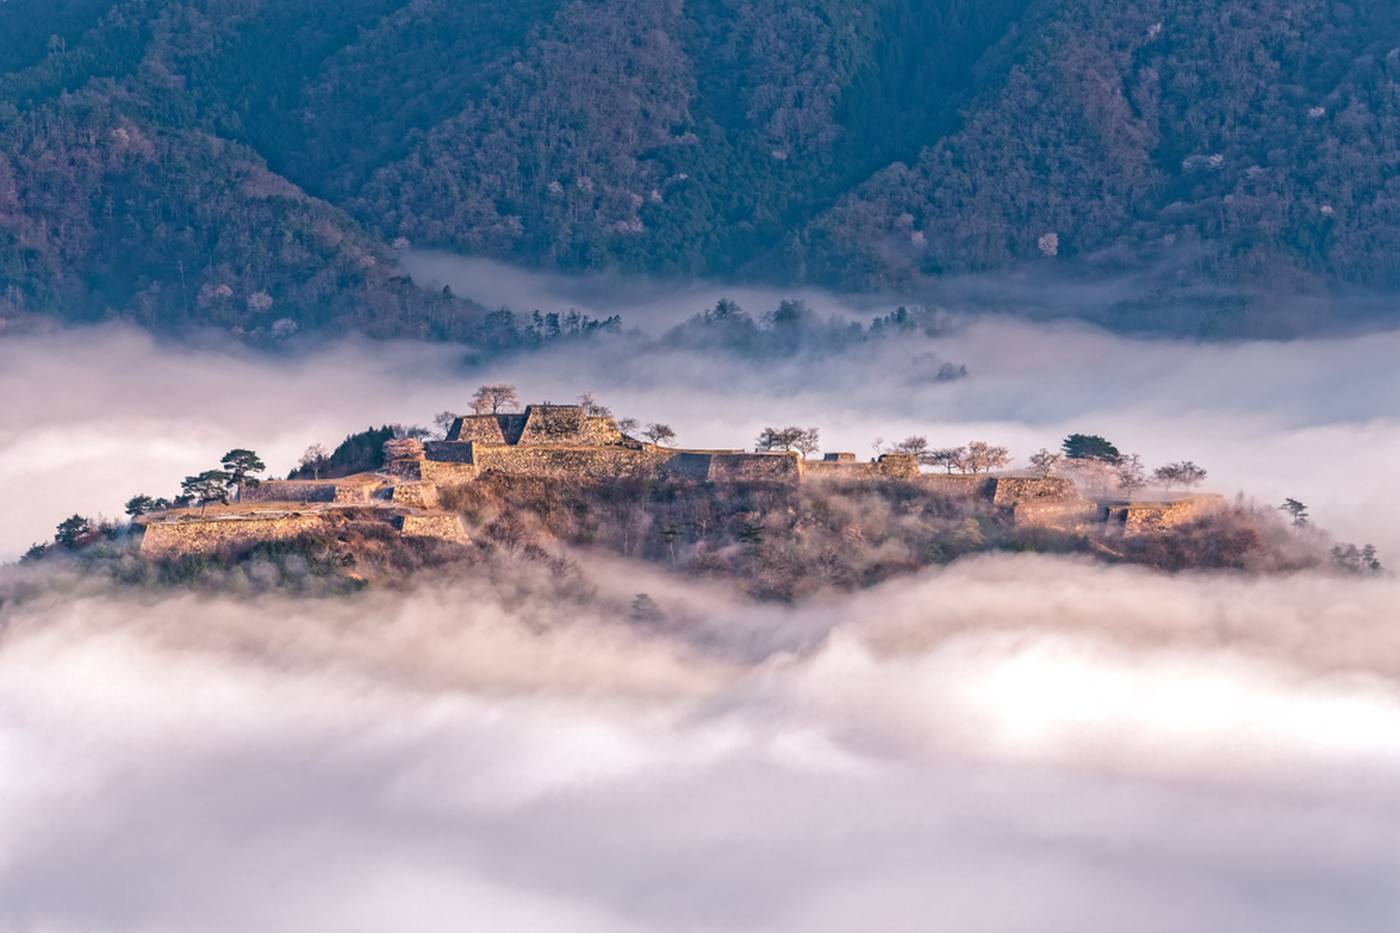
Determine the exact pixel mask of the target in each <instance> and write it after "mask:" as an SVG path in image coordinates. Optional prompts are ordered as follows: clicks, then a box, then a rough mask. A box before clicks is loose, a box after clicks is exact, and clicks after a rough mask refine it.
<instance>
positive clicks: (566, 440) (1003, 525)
mask: <svg viewBox="0 0 1400 933" xmlns="http://www.w3.org/2000/svg"><path fill="white" fill-rule="evenodd" d="M479 398H480V399H481V400H482V402H483V404H481V405H479V406H477V412H476V413H475V414H470V415H460V416H455V417H452V418H450V419H444V422H445V423H446V422H450V426H449V427H448V428H447V429H446V431H445V432H444V435H442V436H440V437H439V438H437V439H426V440H422V439H419V438H420V436H423V435H425V434H426V432H420V431H412V432H406V431H405V429H393V428H387V427H386V428H381V429H378V430H376V429H370V430H368V431H366V432H364V433H362V434H359V435H353V436H351V437H349V438H347V439H346V441H345V443H344V444H342V445H341V447H340V448H338V449H337V451H336V452H335V453H334V454H332V455H329V456H327V454H326V452H325V451H324V449H320V448H313V449H310V450H308V451H307V454H306V456H305V457H304V458H303V468H302V469H300V470H297V471H294V472H293V473H292V475H291V476H289V478H287V479H261V478H259V477H258V476H257V475H256V474H258V473H261V472H262V471H263V470H265V469H266V466H265V464H264V463H263V462H262V461H261V459H259V458H258V456H257V454H256V453H254V452H253V451H250V450H246V449H236V450H233V451H230V452H229V453H228V454H226V455H225V456H224V458H223V459H222V469H219V470H213V471H205V472H202V473H197V474H193V475H191V476H189V477H187V478H186V479H185V480H184V482H183V483H182V484H181V493H180V495H178V496H176V497H174V498H165V497H152V496H149V495H137V496H133V497H132V498H131V499H130V500H129V501H128V502H127V504H126V512H127V514H128V515H129V516H130V517H131V519H132V520H131V522H129V523H116V522H103V521H100V520H99V521H94V520H92V519H89V518H87V517H85V516H82V515H77V514H75V515H72V516H70V517H69V518H67V519H65V520H63V521H62V522H60V523H59V525H58V527H57V531H56V534H55V536H54V540H53V543H51V544H36V545H35V546H34V547H33V548H31V549H30V551H29V552H28V554H27V555H26V557H25V562H26V563H33V562H36V561H39V562H44V565H45V566H54V565H55V564H56V563H57V564H58V565H62V566H71V565H76V566H77V567H78V568H80V569H82V570H84V571H86V572H88V573H90V574H91V575H93V576H95V577H109V578H111V579H114V580H116V581H118V582H121V583H125V584H131V585H141V586H152V585H198V586H205V587H213V588H225V587H231V588H234V589H238V590H244V591H247V590H250V589H264V588H268V587H270V586H277V587H281V586H287V587H290V588H291V589H293V590H295V591H298V592H305V593H319V592H345V591H350V590H354V589H357V588H360V587H363V586H366V585H383V586H396V585H401V584H404V583H405V582H406V581H408V580H409V579H410V578H411V577H413V576H414V575H415V574H417V573H418V572H419V571H426V570H429V569H430V568H444V567H452V566H465V567H473V566H477V567H480V566H491V565H493V563H494V564H497V565H503V564H510V563H518V562H521V561H531V562H538V563H544V564H550V565H553V566H556V567H557V568H559V569H558V575H559V576H560V577H561V579H564V578H567V585H570V586H572V585H575V584H578V585H582V584H583V581H579V580H574V579H573V578H572V572H571V568H572V567H573V566H574V563H575V560H576V559H577V558H582V557H586V556H587V555H590V554H592V555H598V554H606V555H609V556H610V557H614V558H622V559H626V560H636V561H643V562H650V563H654V564H657V565H660V566H663V567H666V568H668V569H669V570H670V571H672V572H674V573H677V574H681V575H687V576H699V577H711V578H716V579H727V580H730V581H733V582H734V583H735V584H737V585H738V586H740V587H742V588H743V589H744V590H746V591H747V592H748V593H749V594H750V595H753V596H756V597H760V598H764V599H779V600H796V599H801V598H805V597H809V596H813V595H816V594H820V593H821V592H823V591H829V590H837V591H839V590H855V589H859V588H863V587H869V586H873V585H876V584H879V583H881V582H883V581H885V580H889V579H893V578H895V577H899V576H905V575H909V574H913V573H917V572H919V571H920V570H922V569H924V568H928V567H931V566H936V565H941V564H947V563H951V562H953V561H956V560H959V559H961V558H963V557H966V556H969V555H974V554H979V553H988V552H1015V553H1050V554H1078V555H1082V556H1083V557H1084V558H1086V559H1093V560H1100V561H1108V562H1115V563H1117V562H1127V563H1136V564H1143V565H1147V566H1152V567H1156V568H1159V569H1162V570H1170V571H1177V570H1205V569H1208V570H1229V571H1237V572H1239V571H1242V572H1249V573H1277V572H1291V571H1296V570H1301V569H1308V568H1323V567H1327V566H1331V567H1332V568H1333V569H1334V570H1339V571H1343V572H1348V573H1362V574H1364V573H1377V572H1379V571H1380V569H1381V568H1380V563H1379V559H1378V558H1377V556H1376V552H1375V549H1374V548H1372V547H1370V546H1366V547H1364V548H1357V547H1355V546H1350V545H1340V544H1334V543H1333V542H1332V541H1331V539H1330V538H1328V536H1326V535H1325V534H1323V533H1321V532H1319V531H1318V530H1317V529H1315V528H1313V527H1312V526H1311V525H1310V524H1309V523H1308V520H1307V514H1306V513H1307V507H1306V506H1305V505H1303V504H1302V503H1301V502H1297V501H1295V500H1289V502H1288V503H1286V504H1285V509H1284V510H1289V507H1290V506H1291V507H1292V509H1291V510H1290V514H1291V516H1292V522H1291V524H1290V523H1287V522H1285V520H1284V519H1283V517H1282V516H1281V514H1280V512H1281V510H1280V509H1278V508H1273V507H1264V506H1259V505H1252V504H1248V503H1246V502H1245V501H1244V500H1243V499H1241V500H1240V501H1237V502H1235V503H1233V504H1231V503H1228V502H1226V500H1225V499H1224V498H1223V497H1222V496H1220V495H1218V494H1212V493H1204V494H1195V493H1191V492H1189V490H1190V488H1191V487H1192V486H1194V485H1196V484H1198V483H1200V482H1201V481H1202V480H1204V479H1205V477H1206V475H1207V474H1206V471H1205V470H1203V469H1201V468H1200V467H1199V466H1197V465H1195V464H1194V463H1190V462H1181V463H1174V464H1168V465H1165V466H1163V467H1161V468H1159V469H1158V470H1156V471H1154V473H1153V474H1152V475H1151V478H1150V479H1149V478H1148V476H1147V474H1146V472H1145V468H1144V467H1143V465H1142V462H1141V458H1140V457H1136V456H1124V455H1121V454H1119V453H1118V451H1117V449H1116V448H1114V447H1113V445H1112V444H1110V443H1109V442H1107V441H1106V440H1105V439H1103V438H1101V437H1096V436H1086V435H1082V434H1074V435H1070V436H1069V437H1067V438H1066V439H1065V441H1064V444H1063V448H1064V450H1065V454H1064V455H1058V454H1051V453H1050V452H1049V451H1046V450H1041V451H1039V452H1037V454H1035V455H1033V456H1032V457H1031V458H1030V459H1031V463H1032V470H1031V471H1007V470H1005V469H1004V468H1005V467H1006V466H1008V465H1009V464H1010V462H1011V458H1010V455H1009V453H1008V451H1007V449H1006V448H1004V447H998V446H994V445H989V444H986V443H984V442H976V441H974V442H971V443H969V444H968V445H966V446H965V447H960V448H956V449H947V450H930V449H929V448H928V446H927V441H926V440H924V439H923V438H910V439H908V441H906V442H905V443H903V444H901V445H897V446H895V447H893V448H891V449H889V450H886V451H885V452H882V453H881V454H879V455H878V456H877V457H876V458H874V459H872V460H869V461H861V460H859V459H858V458H857V457H856V455H855V454H854V453H850V452H840V451H828V452H826V453H825V455H824V456H823V457H821V458H820V459H814V458H812V457H810V456H808V455H807V454H809V453H811V452H812V451H813V450H815V449H816V448H817V445H818V443H819V441H818V432H817V430H816V429H800V428H792V429H785V430H781V429H768V430H766V431H765V432H764V433H763V434H762V435H761V436H760V438H759V443H758V446H757V448H756V449H754V450H752V451H747V450H742V449H738V448H720V449H696V448H676V447H673V446H670V445H669V444H667V443H665V441H666V439H667V438H668V437H670V438H674V432H673V431H671V430H670V429H669V428H668V427H666V426H664V425H657V424H652V425H649V426H647V428H646V429H645V430H644V431H639V430H638V426H637V425H634V424H632V423H631V422H630V420H629V419H624V420H622V421H619V420H618V419H615V418H613V417H612V415H611V414H610V413H608V412H607V410H606V409H602V408H599V407H598V406H596V405H595V404H594V403H592V402H591V401H590V402H586V403H581V404H577V405H555V404H547V403H546V404H532V405H527V406H525V407H524V409H523V411H518V412H517V411H514V410H512V409H513V408H514V407H515V406H514V405H513V404H509V401H510V400H511V399H513V398H514V391H513V389H512V388H511V387H510V386H504V385H502V386H484V387H482V390H481V392H480V393H479ZM493 398H494V399H498V400H500V401H501V403H502V405H503V406H504V409H503V410H502V411H500V412H495V411H492V410H491V404H494V403H493V402H492V399H493ZM624 429H625V430H624ZM663 429H664V430H663ZM632 432H636V433H637V435H638V436H634V435H633V433H632ZM935 465H942V466H943V469H942V470H938V469H930V468H932V467H934V466H935ZM954 469H956V470H958V472H957V473H956V474H955V473H954V472H953V471H954ZM1148 492H1150V494H1147V493H1148ZM1329 547H1330V550H1329ZM0 599H3V593H0Z"/></svg>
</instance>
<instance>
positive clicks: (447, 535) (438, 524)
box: [398, 512, 469, 544]
mask: <svg viewBox="0 0 1400 933" xmlns="http://www.w3.org/2000/svg"><path fill="white" fill-rule="evenodd" d="M398 526H399V531H400V533H402V534H403V535H404V537H407V538H438V539H440V540H442V541H458V542H461V543H464V544H465V543H466V542H467V541H468V540H469V539H468V537H467V532H466V529H464V528H463V527H462V520H461V519H460V518H458V517H457V516H456V515H450V514H447V513H445V512H439V513H435V514H432V515H405V516H403V517H402V518H401V519H399V521H398Z"/></svg>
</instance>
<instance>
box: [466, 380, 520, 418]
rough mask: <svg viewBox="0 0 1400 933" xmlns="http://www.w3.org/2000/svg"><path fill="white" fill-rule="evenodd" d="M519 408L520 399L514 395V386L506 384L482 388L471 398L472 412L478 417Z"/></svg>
mask: <svg viewBox="0 0 1400 933" xmlns="http://www.w3.org/2000/svg"><path fill="white" fill-rule="evenodd" d="M519 407H520V397H519V396H518V395H516V394H515V386H513V385H507V384H506V383H498V384H496V385H487V386H482V387H481V388H479V389H477V390H476V394H475V395H473V396H472V411H473V412H475V413H476V414H478V415H494V414H496V413H498V412H501V411H512V410H514V409H516V408H519Z"/></svg>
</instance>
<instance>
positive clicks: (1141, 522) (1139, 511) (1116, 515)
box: [1101, 493, 1225, 535]
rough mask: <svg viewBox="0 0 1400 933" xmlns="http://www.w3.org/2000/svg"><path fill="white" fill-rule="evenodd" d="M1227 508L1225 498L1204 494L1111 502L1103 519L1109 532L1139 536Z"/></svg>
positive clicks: (1103, 510)
mask: <svg viewBox="0 0 1400 933" xmlns="http://www.w3.org/2000/svg"><path fill="white" fill-rule="evenodd" d="M1224 506H1225V499H1224V497H1222V496H1219V495H1217V494H1215V493H1205V494H1202V495H1195V496H1184V497H1182V498H1180V499H1171V500H1164V501H1159V502H1111V503H1108V504H1107V505H1105V506H1104V507H1103V509H1102V512H1101V515H1102V518H1103V521H1105V522H1106V523H1107V524H1108V526H1109V527H1110V528H1113V529H1118V530H1121V531H1122V533H1123V534H1124V535H1138V534H1146V533H1148V532H1153V531H1163V530H1165V529H1168V528H1172V527H1174V526H1176V525H1181V524H1185V523H1186V522H1191V521H1195V520H1196V519H1198V518H1201V517H1203V516H1205V515H1209V514H1210V513H1211V512H1214V511H1217V510H1218V509H1221V508H1224Z"/></svg>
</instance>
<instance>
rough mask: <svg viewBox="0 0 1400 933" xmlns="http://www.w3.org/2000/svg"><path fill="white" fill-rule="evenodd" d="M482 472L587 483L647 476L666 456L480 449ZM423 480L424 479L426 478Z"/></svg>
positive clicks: (610, 450) (616, 450)
mask: <svg viewBox="0 0 1400 933" xmlns="http://www.w3.org/2000/svg"><path fill="white" fill-rule="evenodd" d="M473 456H474V459H475V469H477V470H478V471H480V472H481V473H488V472H489V473H503V474H506V475H508V476H535V477H543V478H547V479H561V480H573V481H587V480H599V479H610V478H620V477H624V476H649V475H652V474H654V473H655V472H656V469H657V466H658V464H659V462H660V461H661V460H662V459H664V458H665V454H664V453H662V452H660V451H659V450H657V449H656V448H652V447H648V448H645V449H635V448H632V447H621V446H615V447H545V446H535V447H482V446H477V447H476V449H475V452H474V455H473ZM425 478H426V477H425Z"/></svg>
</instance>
